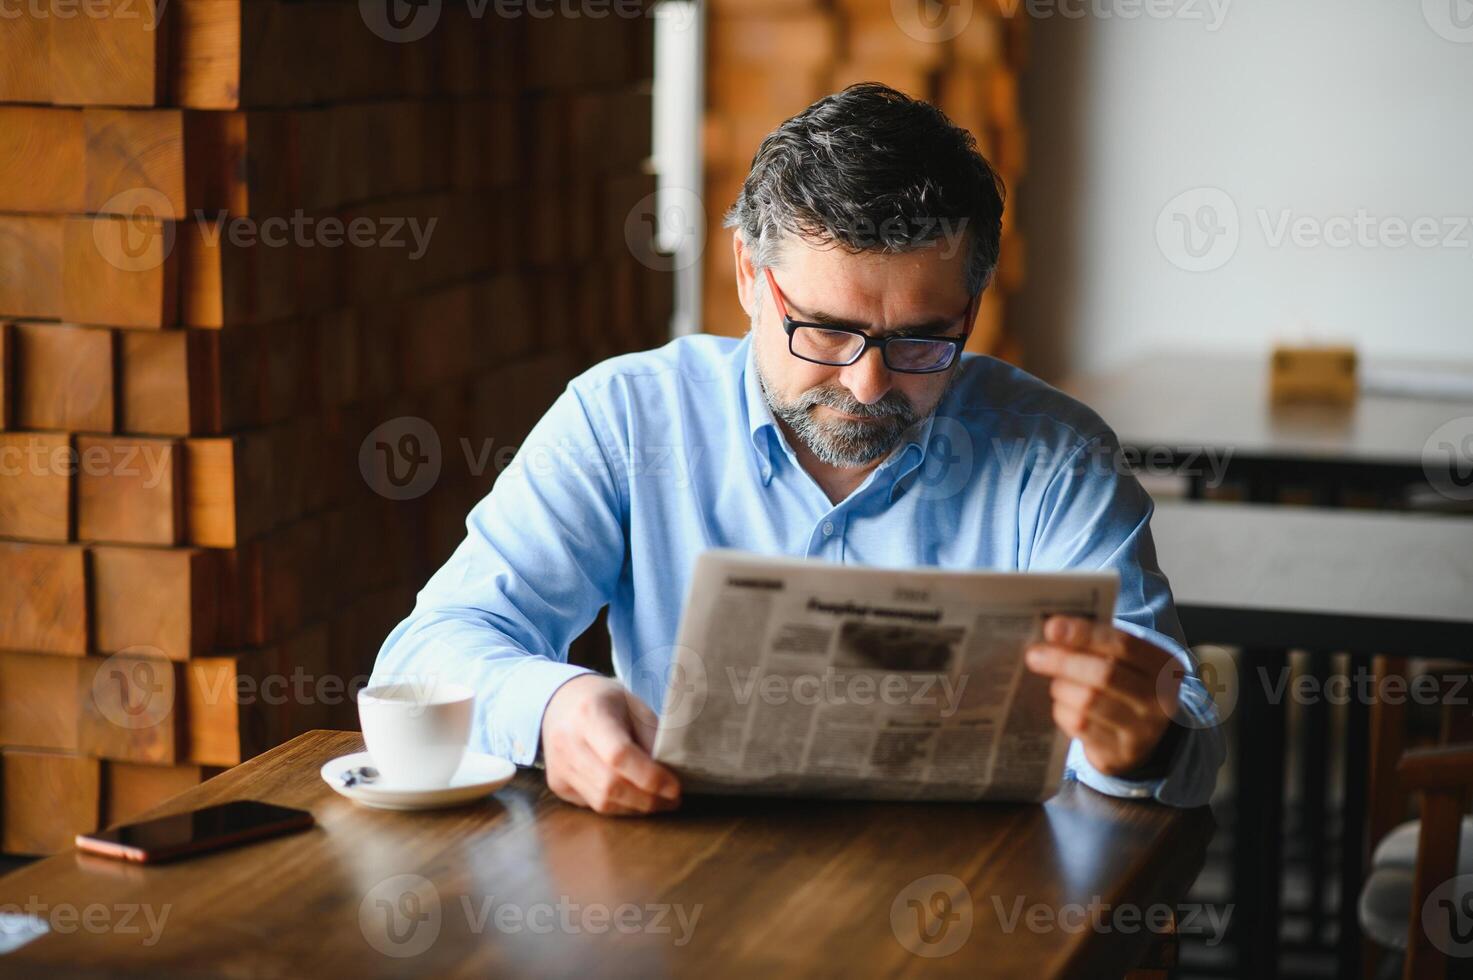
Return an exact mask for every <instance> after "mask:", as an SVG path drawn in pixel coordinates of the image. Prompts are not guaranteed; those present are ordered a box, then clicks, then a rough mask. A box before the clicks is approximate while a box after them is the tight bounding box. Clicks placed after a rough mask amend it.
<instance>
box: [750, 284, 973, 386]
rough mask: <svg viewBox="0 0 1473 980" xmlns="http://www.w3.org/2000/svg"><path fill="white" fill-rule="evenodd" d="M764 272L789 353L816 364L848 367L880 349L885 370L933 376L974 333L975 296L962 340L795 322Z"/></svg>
mask: <svg viewBox="0 0 1473 980" xmlns="http://www.w3.org/2000/svg"><path fill="white" fill-rule="evenodd" d="M762 271H763V272H764V273H766V274H767V285H768V287H769V288H771V290H772V298H773V300H774V301H775V302H776V303H777V312H778V314H779V315H780V316H781V317H782V318H783V330H784V331H785V332H786V333H787V335H788V351H789V353H791V354H792V355H793V356H794V357H797V358H800V359H802V360H805V361H809V362H811V363H813V364H824V365H827V366H829V367H848V366H849V365H850V364H853V363H855V362H856V361H858V360H859V359H860V358H861V357H863V356H864V355H865V354H866V353H867V352H868V351H869V349H870V348H871V347H878V348H879V349H880V357H881V358H882V359H883V360H884V362H885V367H887V368H889V369H890V370H891V371H896V372H899V373H901V374H933V373H935V372H936V371H945V370H946V369H947V368H949V367H950V366H951V364H952V362H953V361H955V360H956V357H957V355H958V354H960V353H961V351H962V348H963V347H965V346H966V343H967V337H968V336H969V335H970V334H971V332H972V319H973V317H975V315H976V308H977V297H976V295H973V296H972V298H971V299H970V300H968V301H967V309H966V313H965V314H964V316H965V320H963V322H962V328H963V332H962V335H961V336H960V337H933V336H929V335H927V336H917V335H914V334H910V335H898V336H895V335H892V336H888V337H871V336H870V335H869V334H867V333H865V332H864V331H863V330H860V329H859V328H857V327H842V326H837V325H835V324H827V323H805V322H804V321H802V320H794V319H793V318H792V317H791V316H789V315H788V304H787V302H786V301H785V300H784V299H783V293H782V290H781V289H778V288H777V280H776V279H774V278H772V269H770V268H764V269H763V270H762Z"/></svg>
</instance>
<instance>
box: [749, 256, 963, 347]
mask: <svg viewBox="0 0 1473 980" xmlns="http://www.w3.org/2000/svg"><path fill="white" fill-rule="evenodd" d="M773 271H774V273H775V274H776V278H777V281H778V288H780V289H781V290H782V292H783V297H784V299H786V300H787V302H788V307H789V310H788V312H789V314H790V315H791V316H792V317H793V318H794V319H797V320H809V321H811V322H815V323H833V324H837V325H845V326H856V327H861V328H866V329H871V330H875V331H886V332H888V331H895V330H905V331H925V330H944V329H947V328H948V327H952V326H955V325H956V321H957V318H958V317H959V316H961V315H962V314H963V312H964V307H965V306H966V304H967V301H968V299H969V298H970V297H969V296H968V294H967V291H966V285H965V270H964V268H963V264H962V262H960V261H958V260H956V259H954V258H952V257H948V256H945V255H944V254H942V253H941V252H940V251H939V250H938V249H932V248H925V249H918V250H915V251H911V252H901V253H882V252H859V253H854V252H850V251H846V250H845V249H843V248H841V247H837V246H832V245H830V246H817V247H815V246H812V245H808V244H806V243H801V242H799V243H791V244H789V246H788V247H787V248H785V249H784V250H783V253H782V256H781V259H780V260H779V262H778V264H776V265H775V266H774V267H773Z"/></svg>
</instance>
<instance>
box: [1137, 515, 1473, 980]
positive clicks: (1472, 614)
mask: <svg viewBox="0 0 1473 980" xmlns="http://www.w3.org/2000/svg"><path fill="white" fill-rule="evenodd" d="M1151 530H1152V533H1153V535H1154V537H1155V541H1156V550H1157V556H1158V558H1159V559H1160V562H1161V568H1162V570H1163V571H1164V572H1165V573H1166V575H1167V577H1168V578H1169V579H1170V581H1171V586H1172V592H1173V594H1174V595H1175V598H1176V607H1177V612H1178V614H1179V615H1180V617H1181V622H1182V628H1183V630H1184V631H1185V632H1186V636H1187V639H1188V641H1189V642H1191V643H1193V644H1201V643H1223V644H1229V645H1234V646H1241V647H1243V648H1244V651H1243V657H1242V661H1241V662H1242V664H1243V665H1244V666H1245V667H1246V668H1251V669H1248V670H1247V676H1244V677H1241V678H1240V679H1239V683H1238V685H1237V705H1236V711H1237V718H1238V734H1239V756H1238V757H1239V760H1240V765H1251V766H1252V767H1253V771H1252V772H1251V773H1247V774H1245V775H1246V776H1247V778H1240V780H1239V784H1240V786H1239V789H1240V792H1239V801H1238V817H1239V819H1238V827H1237V834H1238V837H1237V839H1238V840H1239V841H1241V842H1243V843H1245V844H1246V845H1247V846H1246V847H1244V848H1239V849H1238V851H1239V854H1240V856H1241V857H1242V858H1243V859H1244V860H1241V861H1239V862H1238V865H1237V868H1236V869H1235V878H1236V880H1235V883H1234V893H1235V895H1236V896H1238V910H1237V913H1236V914H1235V916H1234V926H1235V929H1240V930H1241V931H1240V932H1239V935H1240V936H1243V937H1245V938H1248V940H1249V942H1250V943H1251V946H1250V948H1249V949H1248V950H1247V953H1248V955H1249V957H1250V965H1251V967H1252V975H1254V976H1256V977H1262V976H1272V975H1273V972H1274V969H1275V966H1274V960H1275V955H1274V954H1275V951H1276V948H1277V939H1276V936H1277V933H1276V929H1277V924H1278V901H1279V883H1280V881H1281V874H1282V865H1281V862H1280V827H1281V821H1282V816H1283V783H1284V768H1283V766H1284V757H1285V737H1284V714H1285V712H1284V711H1283V710H1281V709H1282V704H1275V703H1273V700H1272V698H1271V688H1273V686H1274V685H1276V684H1278V683H1279V681H1280V678H1281V676H1282V675H1283V672H1284V671H1285V670H1286V669H1287V667H1288V660H1287V653H1286V651H1288V650H1290V649H1307V650H1327V649H1328V650H1335V651H1341V652H1345V653H1348V654H1350V656H1351V662H1352V664H1356V663H1360V664H1365V663H1366V662H1367V661H1368V660H1369V659H1370V658H1371V657H1373V656H1375V655H1377V654H1387V655H1394V656H1427V657H1443V658H1459V659H1469V660H1473V601H1470V598H1473V520H1469V519H1468V518H1467V517H1451V516H1440V515H1425V514H1385V513H1376V512H1369V513H1368V512H1362V511H1350V510H1318V509H1310V508H1299V507H1275V506H1264V505H1257V504H1229V503H1188V502H1180V503H1175V502H1160V503H1158V504H1157V505H1156V514H1155V517H1154V518H1153V519H1152V521H1151ZM1321 703H1323V702H1321ZM1369 708H1370V705H1369V704H1368V703H1366V702H1365V701H1364V700H1362V699H1360V698H1358V697H1353V698H1351V699H1350V701H1349V704H1348V710H1349V717H1348V719H1347V726H1346V741H1345V757H1346V759H1347V760H1350V761H1351V762H1352V764H1350V765H1347V766H1346V767H1345V799H1346V800H1364V799H1365V798H1366V785H1367V783H1366V779H1367V767H1366V765H1365V764H1364V760H1366V759H1367V757H1368V755H1369V752H1368V742H1369V739H1368V717H1369ZM1357 761H1359V762H1361V764H1360V765H1356V764H1353V763H1355V762H1357ZM1314 775H1315V776H1316V777H1318V778H1319V779H1320V780H1322V781H1323V779H1324V775H1325V774H1324V773H1322V772H1321V773H1315V774H1314ZM1365 826H1366V825H1365V812H1364V810H1363V809H1362V808H1360V807H1356V806H1347V807H1345V808H1344V826H1343V828H1342V843H1341V856H1340V860H1341V894H1340V915H1339V919H1340V930H1341V931H1340V935H1341V936H1342V937H1344V936H1347V935H1350V936H1354V935H1358V934H1359V925H1358V923H1357V921H1356V907H1357V902H1358V897H1359V893H1360V887H1361V882H1362V871H1363V867H1364V865H1363V862H1364V851H1365V841H1364V833H1365ZM1358 948H1359V946H1358V943H1353V942H1350V943H1348V942H1344V941H1343V940H1342V941H1341V942H1340V943H1339V950H1340V955H1341V964H1340V970H1339V975H1341V976H1356V975H1358V973H1357V971H1356V969H1355V966H1356V964H1355V962H1354V958H1355V955H1356V952H1357V950H1358Z"/></svg>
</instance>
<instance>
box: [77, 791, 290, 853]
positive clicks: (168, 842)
mask: <svg viewBox="0 0 1473 980" xmlns="http://www.w3.org/2000/svg"><path fill="white" fill-rule="evenodd" d="M311 826H312V814H310V813H308V812H307V811H306V810H293V809H290V808H288V807H284V806H274V805H273V804H270V803H261V802H259V801H257V800H236V801H235V802H233V803H221V804H219V805H217V806H209V807H205V808H204V809H202V810H194V811H192V812H190V813H180V814H176V815H174V816H172V817H158V818H157V819H154V820H145V821H143V822H142V823H130V824H123V825H122V826H121V827H114V828H112V829H111V830H99V831H97V832H96V833H92V834H78V835H77V849H78V850H80V851H88V852H90V853H92V854H102V855H105V856H107V857H112V858H121V859H122V860H124V861H138V862H141V863H145V864H154V863H157V862H160V861H172V860H174V859H175V858H181V857H185V856H186V855H191V854H202V853H204V852H206V851H218V850H221V849H223V848H227V847H235V846H236V845H238V844H245V843H247V842H249V841H253V840H261V839H263V838H266V837H277V836H279V835H281V834H291V833H295V832H296V831H299V830H306V829H307V828H309V827H311Z"/></svg>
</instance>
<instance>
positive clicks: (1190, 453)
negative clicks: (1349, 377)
mask: <svg viewBox="0 0 1473 980" xmlns="http://www.w3.org/2000/svg"><path fill="white" fill-rule="evenodd" d="M1441 369H1442V370H1447V367H1446V366H1441ZM1268 374H1269V371H1268V357H1267V355H1264V356H1261V357H1245V356H1242V355H1224V354H1187V353H1172V354H1160V355H1156V356H1154V357H1150V358H1146V359H1143V360H1141V361H1138V362H1135V363H1133V364H1130V365H1128V366H1125V367H1122V368H1120V369H1118V370H1115V371H1109V372H1103V373H1100V374H1095V375H1079V376H1076V377H1073V378H1069V379H1067V380H1066V381H1064V382H1063V383H1062V384H1061V385H1060V387H1061V388H1063V390H1064V391H1066V392H1068V393H1069V394H1071V395H1073V396H1074V397H1075V398H1078V399H1079V400H1080V401H1082V402H1084V403H1085V404H1086V405H1088V406H1090V407H1091V408H1093V409H1094V410H1095V411H1096V412H1098V413H1099V414H1100V417H1101V418H1103V419H1104V420H1105V421H1106V422H1107V423H1108V424H1109V425H1110V427H1111V428H1112V429H1114V430H1115V433H1116V435H1117V436H1119V438H1120V442H1121V444H1122V445H1123V446H1125V447H1127V448H1129V449H1133V450H1140V451H1147V450H1149V451H1151V452H1152V453H1155V454H1157V455H1158V456H1161V457H1169V458H1170V459H1171V460H1172V461H1173V462H1174V463H1176V464H1178V465H1180V464H1186V465H1191V464H1192V463H1193V462H1194V461H1200V458H1201V454H1202V453H1204V452H1211V453H1214V454H1216V458H1219V459H1220V458H1222V455H1223V454H1228V463H1229V472H1230V473H1231V474H1232V476H1233V477H1235V478H1243V479H1245V480H1247V482H1248V483H1249V485H1250V488H1251V490H1252V495H1253V497H1254V498H1255V499H1267V498H1268V497H1269V496H1271V494H1272V492H1273V488H1274V487H1276V486H1285V485H1291V484H1292V485H1303V486H1310V487H1314V488H1316V489H1323V490H1334V489H1337V488H1339V487H1342V486H1352V487H1355V488H1357V489H1363V490H1370V491H1374V492H1380V493H1395V492H1397V491H1399V490H1400V489H1401V488H1404V487H1405V486H1406V485H1407V484H1410V483H1416V482H1420V481H1423V480H1425V479H1426V472H1425V471H1424V468H1423V463H1424V461H1425V462H1427V463H1428V464H1429V465H1430V466H1434V467H1435V466H1443V467H1446V466H1447V465H1448V460H1447V457H1446V455H1443V454H1440V453H1439V451H1438V449H1437V447H1436V446H1429V445H1428V440H1429V438H1430V437H1431V436H1432V434H1433V433H1434V432H1436V431H1437V430H1438V428H1439V427H1440V426H1442V425H1443V424H1444V423H1446V422H1448V421H1450V420H1452V419H1457V418H1465V417H1468V416H1473V401H1468V400H1459V399H1430V398H1412V397H1407V396H1402V395H1381V394H1374V393H1372V394H1366V393H1362V394H1361V396H1360V397H1359V398H1358V399H1357V400H1356V402H1355V404H1354V405H1352V406H1349V407H1348V408H1345V409H1341V408H1335V407H1327V406H1317V405H1291V406H1280V407H1278V408H1275V407H1273V406H1272V405H1271V404H1270V402H1269V396H1268ZM1194 485H1195V486H1196V487H1197V488H1200V485H1201V482H1200V480H1198V481H1196V482H1195V484H1194Z"/></svg>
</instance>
